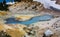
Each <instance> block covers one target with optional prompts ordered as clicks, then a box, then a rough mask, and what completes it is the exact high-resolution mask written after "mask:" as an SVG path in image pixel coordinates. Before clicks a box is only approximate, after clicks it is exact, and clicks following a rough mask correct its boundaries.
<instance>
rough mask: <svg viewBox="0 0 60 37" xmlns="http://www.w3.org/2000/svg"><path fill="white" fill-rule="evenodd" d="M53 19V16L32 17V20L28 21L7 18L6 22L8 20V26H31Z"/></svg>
mask: <svg viewBox="0 0 60 37" xmlns="http://www.w3.org/2000/svg"><path fill="white" fill-rule="evenodd" d="M52 18H53V16H52V15H42V16H35V17H32V18H31V19H30V20H27V21H18V20H15V18H7V19H5V20H6V24H24V25H30V24H32V23H36V22H40V21H48V20H50V19H52Z"/></svg>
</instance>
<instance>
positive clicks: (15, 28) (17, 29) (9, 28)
mask: <svg viewBox="0 0 60 37" xmlns="http://www.w3.org/2000/svg"><path fill="white" fill-rule="evenodd" d="M0 14H1V15H0V17H1V18H0V34H1V35H0V37H3V35H4V37H7V36H8V37H60V12H59V11H55V10H50V9H45V8H44V7H43V4H41V3H39V2H36V1H35V2H25V1H24V2H19V3H16V4H14V5H12V6H10V7H9V13H8V14H7V13H0ZM44 14H50V15H53V16H54V18H53V19H51V20H49V21H42V22H40V21H39V22H36V23H33V24H31V25H29V26H25V25H22V24H4V23H5V22H6V21H4V19H6V18H9V17H12V16H14V17H17V16H20V18H24V17H21V16H22V15H23V16H28V15H31V16H40V15H44ZM5 15H6V16H5ZM2 16H3V17H2ZM47 33H48V34H49V35H48V34H47ZM2 34H3V35H2Z"/></svg>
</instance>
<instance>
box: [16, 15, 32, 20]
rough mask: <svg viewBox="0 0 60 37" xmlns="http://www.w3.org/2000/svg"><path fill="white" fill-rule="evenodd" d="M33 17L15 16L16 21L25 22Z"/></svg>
mask: <svg viewBox="0 0 60 37" xmlns="http://www.w3.org/2000/svg"><path fill="white" fill-rule="evenodd" d="M32 17H33V16H24V15H23V16H16V20H19V21H26V20H29V19H31V18H32Z"/></svg>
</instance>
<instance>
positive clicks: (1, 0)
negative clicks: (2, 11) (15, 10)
mask: <svg viewBox="0 0 60 37" xmlns="http://www.w3.org/2000/svg"><path fill="white" fill-rule="evenodd" d="M3 1H4V0H0V2H3ZM5 1H6V2H10V1H11V0H5ZM13 1H14V0H12V2H13Z"/></svg>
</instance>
